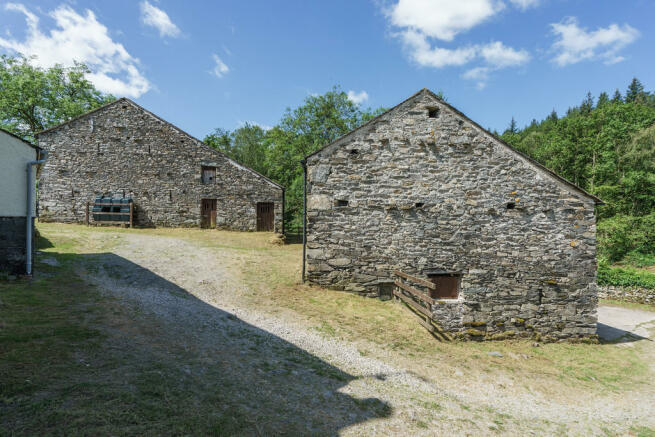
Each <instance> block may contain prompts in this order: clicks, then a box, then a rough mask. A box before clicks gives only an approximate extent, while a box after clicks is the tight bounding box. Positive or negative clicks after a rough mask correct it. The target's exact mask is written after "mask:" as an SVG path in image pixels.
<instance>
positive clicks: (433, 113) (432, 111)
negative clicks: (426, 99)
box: [428, 108, 439, 118]
mask: <svg viewBox="0 0 655 437" xmlns="http://www.w3.org/2000/svg"><path fill="white" fill-rule="evenodd" d="M428 117H429V118H437V117H439V108H428Z"/></svg>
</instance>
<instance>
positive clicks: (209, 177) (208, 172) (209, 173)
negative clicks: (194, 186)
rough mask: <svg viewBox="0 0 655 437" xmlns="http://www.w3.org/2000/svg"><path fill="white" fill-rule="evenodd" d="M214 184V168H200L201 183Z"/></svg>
mask: <svg viewBox="0 0 655 437" xmlns="http://www.w3.org/2000/svg"><path fill="white" fill-rule="evenodd" d="M215 182H216V167H207V166H204V165H203V166H202V183H203V184H205V185H207V184H213V183H215Z"/></svg>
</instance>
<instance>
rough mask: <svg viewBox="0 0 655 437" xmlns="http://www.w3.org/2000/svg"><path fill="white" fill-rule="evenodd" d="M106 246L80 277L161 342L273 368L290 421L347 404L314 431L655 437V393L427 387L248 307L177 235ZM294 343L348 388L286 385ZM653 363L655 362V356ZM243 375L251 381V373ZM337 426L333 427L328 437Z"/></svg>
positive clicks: (202, 254)
mask: <svg viewBox="0 0 655 437" xmlns="http://www.w3.org/2000/svg"><path fill="white" fill-rule="evenodd" d="M102 238H113V239H118V244H117V245H116V247H115V248H113V249H112V253H107V254H98V255H90V256H89V263H88V264H87V265H86V266H85V268H83V269H81V270H80V273H81V274H82V275H83V276H84V277H85V278H86V279H87V280H89V281H91V282H93V283H95V284H97V285H98V286H99V287H100V288H101V289H102V290H104V292H106V293H110V294H111V295H113V296H115V297H118V298H119V299H120V300H121V301H122V302H125V303H127V304H128V305H130V306H132V307H133V308H135V309H136V310H138V311H137V314H144V315H145V316H144V317H149V318H151V319H152V320H155V321H156V324H157V325H158V326H161V327H163V328H164V329H161V330H160V335H161V337H162V341H164V342H170V343H172V344H179V345H182V346H183V347H184V348H187V349H189V348H190V349H191V351H192V352H193V354H196V356H197V357H202V358H203V359H204V360H206V361H207V360H209V361H211V360H212V359H213V358H215V357H216V356H217V355H216V354H217V351H227V350H229V351H230V353H231V354H234V355H238V356H240V357H247V359H248V360H249V361H250V362H258V360H262V359H263V360H265V361H266V362H268V363H273V365H271V366H269V367H270V368H267V369H265V370H264V371H263V374H262V372H259V373H257V375H255V376H256V377H257V378H263V379H262V380H263V381H268V382H267V383H270V384H273V385H274V384H276V383H277V384H279V386H278V387H274V388H273V390H274V391H275V390H277V391H279V392H280V393H283V394H284V396H283V398H284V402H285V403H287V404H288V406H289V408H290V409H291V410H293V411H298V412H301V413H302V412H303V411H307V409H308V408H319V409H320V408H321V406H320V402H319V403H317V404H316V405H313V406H312V405H308V402H309V403H311V402H313V401H312V400H308V399H309V398H311V397H312V396H310V395H311V394H312V393H313V394H316V393H319V394H321V396H319V398H320V399H323V401H322V402H325V399H326V398H330V397H331V396H332V397H334V396H337V397H339V396H346V397H347V399H346V400H344V401H343V402H341V401H339V402H328V404H329V409H330V410H331V411H329V412H326V413H325V414H328V415H331V416H334V417H336V418H337V419H335V420H332V421H327V422H326V424H327V425H324V426H323V428H321V426H318V427H317V428H316V429H315V431H316V432H322V433H327V434H331V433H335V434H336V433H339V434H340V435H373V434H376V435H377V434H380V435H382V434H384V435H407V433H408V431H409V430H411V433H412V434H416V435H444V434H450V435H472V434H479V433H480V432H482V433H489V432H490V430H494V431H495V432H499V433H507V434H516V433H528V434H537V435H541V434H553V433H556V434H561V433H566V434H573V435H588V434H590V433H592V434H596V433H601V428H600V426H601V425H602V426H605V427H609V429H610V430H612V431H614V432H617V433H623V432H626V431H627V429H629V428H626V427H625V425H629V424H639V425H643V426H650V427H655V418H654V416H655V393H654V392H653V391H652V390H650V389H649V390H644V391H639V392H635V393H631V395H630V398H629V399H626V398H625V396H619V395H615V394H612V393H608V394H607V395H605V394H603V396H600V395H590V394H587V395H586V396H584V397H583V398H581V399H580V400H579V402H574V403H563V402H561V400H558V399H547V398H545V397H544V396H543V395H542V394H541V393H539V392H538V391H534V392H530V390H529V389H525V388H523V387H521V388H518V387H513V385H514V384H513V382H512V380H511V379H510V378H506V379H503V378H498V377H496V379H495V380H493V381H490V380H481V381H470V380H464V379H462V378H459V377H458V376H457V375H435V377H434V378H431V379H430V380H426V379H425V378H421V377H419V376H417V375H415V374H414V373H413V372H411V371H410V370H408V369H406V368H403V367H402V365H399V364H398V363H399V361H398V360H396V359H395V357H394V356H393V353H392V352H389V351H380V350H378V351H377V353H376V354H373V355H375V356H376V357H378V358H374V357H371V356H363V355H362V354H361V353H360V352H359V349H358V347H357V345H355V344H353V343H349V342H347V341H343V340H338V339H334V338H326V337H325V336H324V335H321V334H320V333H319V332H317V331H316V330H314V329H312V328H311V327H310V326H306V325H305V324H303V323H302V322H300V321H298V320H295V319H294V318H293V316H292V314H291V313H290V312H288V311H286V312H285V311H278V312H276V313H275V314H271V313H269V312H267V311H265V310H262V309H261V308H258V309H255V308H252V307H249V306H247V305H245V303H244V298H243V296H244V295H246V294H248V293H252V291H251V290H249V289H248V288H247V287H246V286H244V285H243V284H242V283H240V281H239V280H238V279H237V278H236V275H233V274H232V273H231V271H233V268H234V266H235V264H234V260H233V259H231V258H230V257H231V256H233V255H230V254H228V253H227V251H224V250H221V249H220V248H213V247H203V246H201V245H199V244H196V243H194V242H192V241H187V240H184V239H181V238H177V237H162V236H154V235H145V234H137V233H117V234H115V235H112V234H104V236H103V237H102ZM652 328H655V324H653V326H646V327H644V325H641V331H640V333H642V334H643V333H644V332H649V333H650V338H651V339H652V338H654V337H655V336H653V332H654V331H653V329H652ZM289 345H293V347H295V348H297V349H299V350H301V351H304V352H306V353H308V354H310V355H311V356H314V357H317V358H318V359H320V361H321V362H322V363H324V364H325V365H326V366H327V367H328V368H330V369H333V371H334V372H337V373H339V372H343V374H345V377H344V378H343V379H345V381H344V382H343V383H342V384H340V385H338V387H337V386H334V387H332V389H329V390H327V392H326V390H325V386H326V379H325V378H326V377H325V372H324V371H322V372H319V373H318V374H317V373H315V372H305V369H303V368H296V369H295V370H290V371H289V372H290V373H289V372H287V373H285V375H287V376H290V377H294V378H302V380H303V384H304V385H303V387H292V388H291V389H288V387H286V386H285V384H288V380H289V379H288V378H285V379H283V380H282V379H280V378H277V379H276V375H278V376H283V375H282V373H284V371H282V370H280V369H282V368H284V367H285V365H286V364H287V363H288V361H289V352H288V350H289V347H288V346H289ZM369 346H370V345H369ZM369 346H367V347H369ZM285 351H286V352H285ZM650 353H651V354H652V356H653V357H655V354H653V348H651V349H650ZM380 357H384V358H380ZM654 361H655V359H654ZM236 366H237V367H239V369H240V371H243V372H244V375H249V372H254V370H251V369H248V368H246V367H245V366H241V365H240V364H236ZM287 367H288V366H287ZM260 370H261V369H260ZM276 372H277V373H276ZM294 372H295V373H294ZM278 379H279V381H278ZM353 399H355V400H369V401H368V402H369V404H370V405H369V404H366V405H365V407H364V408H360V409H357V408H355V409H354V411H353V408H352V407H353V404H352V402H355V403H356V404H358V405H359V404H361V402H360V403H358V402H357V401H352V400H353ZM351 401H352V402H351ZM499 421H500V423H499ZM612 423H614V424H624V426H623V427H621V426H620V425H616V427H613V426H612V425H611V424H612ZM603 424H605V425H603ZM608 424H610V425H608ZM329 426H334V427H335V429H333V430H328V429H327V428H326V427H329ZM307 429H312V428H307Z"/></svg>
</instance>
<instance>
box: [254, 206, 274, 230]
mask: <svg viewBox="0 0 655 437" xmlns="http://www.w3.org/2000/svg"><path fill="white" fill-rule="evenodd" d="M274 222H275V209H274V204H273V202H257V231H261V232H273V231H274V230H275V224H274Z"/></svg>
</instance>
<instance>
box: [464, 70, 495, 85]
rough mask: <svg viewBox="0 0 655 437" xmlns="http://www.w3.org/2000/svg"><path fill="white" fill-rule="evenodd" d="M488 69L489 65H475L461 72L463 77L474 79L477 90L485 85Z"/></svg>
mask: <svg viewBox="0 0 655 437" xmlns="http://www.w3.org/2000/svg"><path fill="white" fill-rule="evenodd" d="M490 71H491V69H490V68H489V67H475V68H472V69H470V70H468V71H466V72H465V73H464V74H462V77H463V78H464V79H468V80H474V81H476V84H475V85H476V86H477V88H478V89H479V90H481V89H484V87H486V86H487V80H489V72H490Z"/></svg>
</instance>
